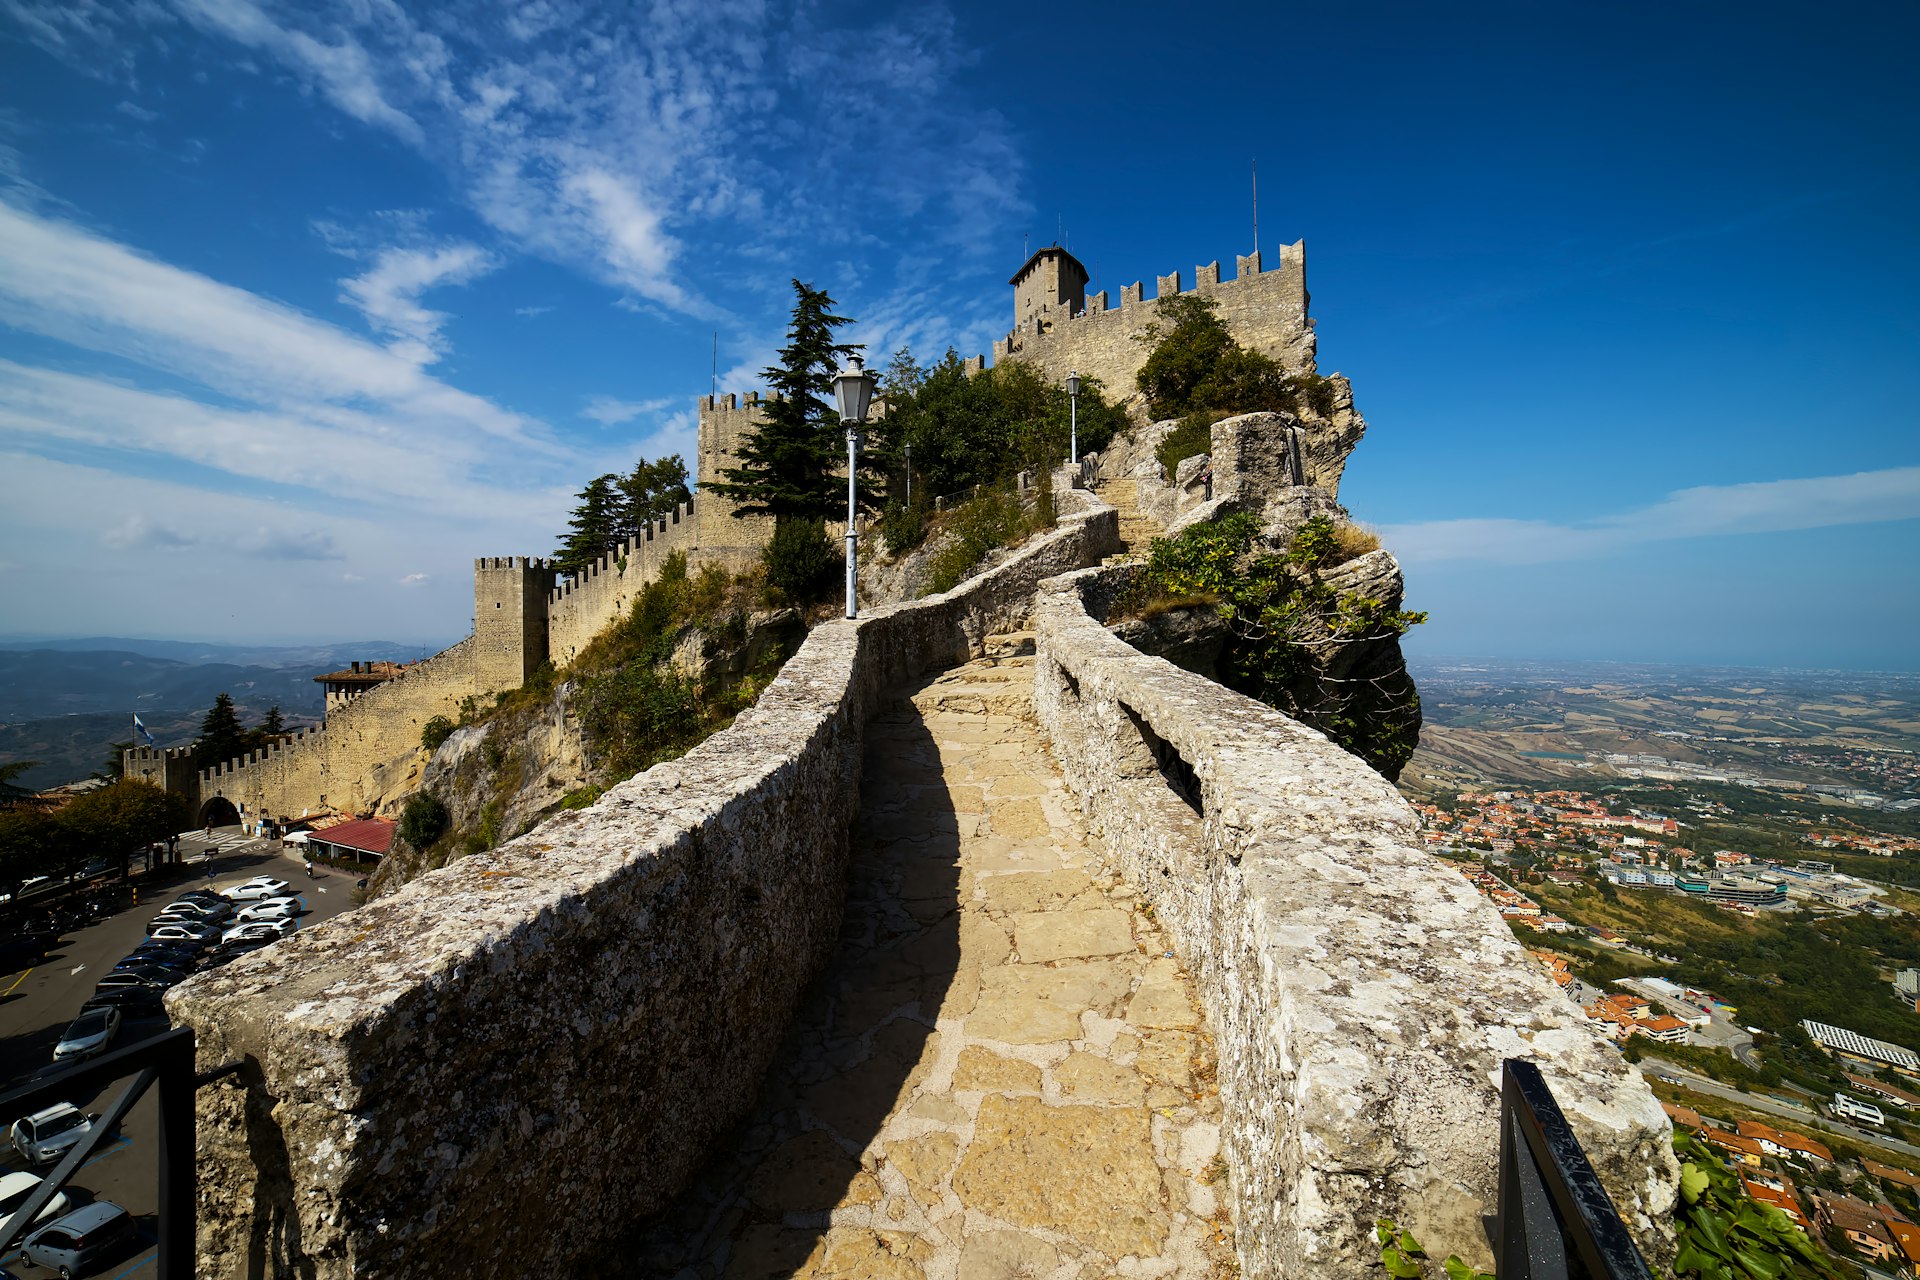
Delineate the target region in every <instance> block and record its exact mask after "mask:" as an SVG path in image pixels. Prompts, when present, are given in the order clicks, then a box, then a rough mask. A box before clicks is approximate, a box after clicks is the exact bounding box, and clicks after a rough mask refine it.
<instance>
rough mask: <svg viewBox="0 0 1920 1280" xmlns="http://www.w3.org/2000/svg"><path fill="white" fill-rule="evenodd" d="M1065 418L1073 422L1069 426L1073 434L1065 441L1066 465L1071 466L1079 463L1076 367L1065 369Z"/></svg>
mask: <svg viewBox="0 0 1920 1280" xmlns="http://www.w3.org/2000/svg"><path fill="white" fill-rule="evenodd" d="M1067 420H1068V421H1069V422H1070V423H1072V424H1073V425H1072V426H1071V427H1070V428H1069V430H1070V431H1072V433H1073V435H1072V438H1071V439H1070V440H1069V441H1068V442H1067V465H1068V466H1070V467H1073V466H1078V465H1079V464H1080V371H1079V370H1078V369H1069V370H1068V371H1067Z"/></svg>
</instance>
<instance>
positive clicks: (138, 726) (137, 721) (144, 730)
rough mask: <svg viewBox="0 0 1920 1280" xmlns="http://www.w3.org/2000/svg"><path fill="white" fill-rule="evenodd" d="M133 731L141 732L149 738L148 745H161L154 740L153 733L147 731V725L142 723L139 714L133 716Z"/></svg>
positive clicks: (144, 736)
mask: <svg viewBox="0 0 1920 1280" xmlns="http://www.w3.org/2000/svg"><path fill="white" fill-rule="evenodd" d="M133 731H134V732H135V733H137V734H139V735H140V736H141V737H143V738H145V739H146V740H147V745H148V746H150V747H157V746H159V745H160V744H159V743H157V742H155V741H154V740H153V735H152V734H150V733H148V732H147V726H145V725H143V724H141V723H140V717H139V716H135V717H134V718H133Z"/></svg>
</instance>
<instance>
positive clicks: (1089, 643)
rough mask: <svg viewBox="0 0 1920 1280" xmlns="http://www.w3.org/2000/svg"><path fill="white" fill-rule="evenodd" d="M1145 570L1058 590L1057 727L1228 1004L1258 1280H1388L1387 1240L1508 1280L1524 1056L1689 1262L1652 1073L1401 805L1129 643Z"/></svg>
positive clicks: (1250, 1248) (1086, 791) (1048, 634)
mask: <svg viewBox="0 0 1920 1280" xmlns="http://www.w3.org/2000/svg"><path fill="white" fill-rule="evenodd" d="M1131 571H1132V570H1130V569H1128V568H1127V567H1124V566H1123V567H1120V568H1115V569H1105V570H1089V571H1086V572H1082V573H1076V574H1072V575H1068V576H1065V577H1063V578H1061V579H1057V580H1055V581H1052V582H1049V583H1047V584H1045V585H1044V586H1043V587H1042V591H1041V596H1040V599H1039V601H1038V603H1037V604H1036V606H1035V617H1034V628H1035V631H1036V643H1037V649H1038V660H1037V662H1036V664H1035V681H1036V688H1035V704H1036V708H1037V710H1038V714H1039V717H1040V721H1041V724H1042V726H1043V728H1044V729H1045V731H1046V733H1047V734H1048V736H1049V738H1050V740H1051V742H1052V745H1053V750H1054V753H1055V755H1056V758H1057V759H1058V761H1059V763H1060V766H1061V769H1062V771H1063V773H1064V774H1065V776H1066V779H1067V783H1068V786H1069V787H1070V788H1071V789H1073V790H1074V791H1075V792H1077V793H1078V795H1079V798H1080V802H1081V805H1082V807H1083V808H1084V810H1085V812H1086V813H1087V815H1088V818H1089V821H1090V823H1091V824H1092V825H1093V827H1094V828H1095V829H1096V830H1097V831H1098V832H1099V833H1100V834H1101V835H1102V836H1103V837H1104V839H1105V841H1106V844H1107V846H1108V848H1109V850H1110V852H1111V856H1112V857H1113V858H1114V859H1115V860H1116V861H1117V864H1118V865H1117V867H1116V868H1115V869H1116V870H1118V871H1120V872H1121V873H1122V874H1124V875H1125V876H1127V878H1128V879H1130V880H1131V881H1132V882H1133V883H1134V884H1135V885H1136V886H1138V887H1139V888H1140V889H1141V891H1143V892H1144V893H1145V894H1147V895H1148V897H1149V898H1150V899H1151V901H1152V902H1153V905H1154V908H1155V912H1156V915H1157V918H1158V919H1159V920H1160V921H1161V922H1162V923H1163V924H1165V925H1166V926H1167V927H1168V928H1169V929H1170V930H1171V931H1172V934H1173V936H1174V938H1175V939H1176V942H1177V945H1178V946H1179V948H1180V953H1181V956H1182V958H1183V959H1185V961H1186V962H1187V964H1188V965H1189V967H1190V968H1191V969H1192V971H1193V972H1194V974H1195V978H1196V981H1197V982H1198V984H1199V986H1200V990H1201V995H1202V998H1203V1000H1204V1001H1205V1002H1206V1003H1207V1006H1208V1013H1209V1016H1210V1018H1211V1021H1212V1024H1213V1032H1214V1036H1215V1039H1216V1042H1217V1044H1218V1048H1219V1057H1220V1090H1221V1095H1222V1099H1223V1102H1224V1104H1225V1111H1226V1127H1225V1135H1224V1136H1225V1145H1226V1150H1227V1160H1228V1177H1229V1179H1230V1182H1231V1187H1232V1195H1233V1198H1234V1201H1235V1202H1236V1220H1237V1226H1238V1241H1239V1248H1240V1254H1241V1262H1242V1269H1243V1273H1244V1274H1245V1275H1247V1276H1249V1277H1258V1276H1320V1277H1354V1278H1356V1280H1358V1278H1360V1277H1372V1276H1376V1275H1378V1274H1379V1265H1380V1263H1379V1247H1378V1245H1377V1244H1376V1243H1375V1241H1374V1238H1373V1222H1374V1220H1375V1218H1377V1217H1387V1218H1392V1219H1394V1220H1395V1221H1397V1222H1398V1223H1400V1224H1401V1225H1402V1226H1404V1227H1407V1228H1408V1229H1410V1230H1411V1231H1412V1232H1413V1233H1414V1235H1415V1236H1417V1237H1418V1238H1419V1239H1420V1240H1421V1241H1422V1242H1423V1243H1424V1244H1425V1245H1426V1246H1427V1248H1428V1249H1429V1250H1430V1251H1431V1252H1432V1253H1433V1255H1434V1256H1436V1257H1439V1256H1444V1255H1445V1254H1447V1253H1448V1252H1458V1253H1460V1254H1461V1255H1462V1256H1463V1257H1465V1258H1467V1259H1469V1260H1478V1261H1479V1263H1480V1264H1481V1265H1483V1266H1484V1265H1486V1263H1487V1261H1488V1259H1489V1256H1490V1254H1489V1250H1488V1248H1487V1243H1486V1234H1485V1232H1486V1225H1485V1222H1484V1220H1485V1219H1486V1218H1487V1216H1488V1215H1490V1214H1491V1213H1492V1212H1493V1209H1494V1206H1495V1203H1496V1199H1497V1178H1496V1159H1497V1156H1498V1152H1499V1145H1500V1134H1499V1125H1498V1118H1499V1111H1500V1082H1501V1063H1502V1061H1503V1060H1504V1059H1506V1058H1510V1057H1522V1058H1527V1059H1530V1060H1532V1061H1534V1062H1535V1063H1537V1064H1538V1065H1539V1066H1540V1068H1541V1070H1542V1071H1543V1072H1544V1073H1545V1075H1546V1077H1547V1080H1548V1082H1549V1084H1550V1085H1551V1086H1552V1088H1553V1091H1554V1094H1555V1096H1556V1098H1557V1099H1558V1101H1559V1103H1560V1106H1561V1108H1562V1109H1563V1110H1564V1111H1565V1113H1566V1115H1567V1117H1568V1119H1569V1120H1570V1121H1571V1122H1572V1124H1573V1126H1574V1128H1575V1130H1576V1131H1577V1132H1578V1134H1579V1136H1580V1140H1581V1142H1582V1144H1583V1145H1584V1146H1585V1148H1586V1151H1587V1155H1588V1157H1589V1159H1591V1160H1592V1161H1593V1164H1594V1167H1595V1168H1596V1170H1597V1171H1598V1172H1599V1174H1600V1177H1601V1179H1602V1181H1603V1182H1604V1183H1605V1184H1606V1186H1607V1188H1608V1190H1609V1191H1610V1192H1611V1194H1612V1195H1613V1198H1614V1202H1615V1204H1616V1206H1617V1207H1618V1208H1619V1210H1620V1211H1621V1213H1622V1214H1623V1215H1624V1216H1625V1218H1626V1221H1627V1223H1628V1226H1629V1228H1630V1229H1631V1230H1632V1232H1633V1234H1634V1236H1635V1237H1636V1239H1637V1240H1638V1241H1639V1243H1640V1245H1641V1248H1642V1249H1643V1250H1644V1251H1646V1253H1647V1254H1648V1256H1649V1258H1650V1259H1653V1260H1655V1261H1656V1262H1657V1261H1660V1260H1663V1259H1670V1258H1671V1256H1672V1251H1673V1246H1672V1242H1671V1239H1670V1237H1669V1235H1668V1234H1667V1232H1668V1230H1669V1229H1668V1228H1667V1227H1665V1226H1664V1225H1663V1224H1664V1223H1666V1221H1667V1219H1668V1214H1669V1211H1670V1210H1671V1208H1672V1205H1673V1198H1674V1190H1675V1184H1676V1181H1677V1174H1678V1171H1677V1168H1676V1165H1675V1162H1674V1158H1673V1153H1672V1150H1671V1147H1670V1146H1669V1137H1670V1129H1669V1126H1668V1123H1667V1120H1666V1117H1665V1116H1664V1114H1663V1113H1662V1112H1661V1109H1660V1106H1659V1104H1658V1102H1657V1101H1656V1100H1655V1098H1654V1097H1653V1094H1652V1093H1651V1091H1650V1090H1649V1089H1648V1088H1647V1086H1646V1084H1645V1082H1644V1081H1643V1080H1642V1079H1641V1078H1640V1076H1639V1075H1638V1073H1637V1072H1635V1071H1634V1070H1633V1068H1632V1067H1630V1066H1628V1065H1627V1064H1626V1063H1625V1062H1624V1061H1623V1060H1622V1059H1621V1058H1620V1056H1619V1054H1618V1053H1617V1052H1616V1051H1615V1050H1614V1049H1613V1048H1612V1047H1611V1046H1610V1045H1609V1044H1608V1043H1607V1041H1606V1040H1605V1038H1604V1037H1602V1036H1600V1035H1599V1034H1597V1033H1595V1032H1594V1031H1592V1030H1590V1029H1589V1028H1588V1026H1587V1024H1586V1022H1585V1019H1584V1018H1583V1017H1582V1016H1581V1014H1580V1011H1579V1010H1578V1009H1576V1008H1574V1007H1573V1006H1572V1005H1571V1004H1569V1003H1568V1002H1567V1000H1566V999H1565V998H1564V997H1563V996H1562V995H1560V993H1559V992H1558V991H1557V990H1556V989H1555V987H1554V986H1553V984H1552V983H1551V982H1550V981H1548V980H1547V978H1546V977H1545V976H1544V975H1543V974H1542V973H1540V972H1539V971H1538V970H1537V969H1536V968H1535V967H1534V966H1533V965H1531V964H1529V963H1528V961H1527V959H1526V957H1525V955H1524V954H1523V953H1522V951H1521V949H1520V947H1519V945H1518V944H1517V943H1516V942H1515V941H1514V939H1513V936H1512V934H1511V933H1510V931H1509V930H1508V929H1507V927H1506V925H1505V923H1504V922H1503V921H1502V920H1501V919H1500V917H1499V915H1498V913H1497V912H1496V911H1495V910H1494V909H1493V907H1492V906H1491V905H1490V904H1488V903H1487V902H1486V901H1485V900H1483V899H1482V898H1481V897H1480V896H1479V895H1478V894H1477V893H1475V892H1474V890H1473V889H1472V887H1471V886H1470V885H1468V884H1467V882H1466V881H1465V880H1464V879H1463V878H1462V877H1461V876H1460V875H1459V874H1458V873H1457V872H1456V871H1454V870H1453V869H1452V868H1450V867H1448V866H1447V865H1446V864H1444V863H1441V862H1439V861H1438V860H1436V859H1434V858H1433V857H1431V856H1430V855H1428V854H1426V853H1424V852H1422V851H1420V850H1419V849H1417V848H1415V847H1413V841H1414V839H1415V832H1416V820H1415V817H1414V814H1413V812H1412V811H1411V809H1410V808H1409V807H1408V806H1407V804H1406V803H1405V801H1403V800H1402V799H1401V798H1400V796H1399V794H1398V793H1397V792H1395V790H1394V789H1393V788H1392V787H1391V786H1390V785H1388V784H1387V783H1386V782H1385V781H1383V780H1382V779H1381V778H1380V777H1379V776H1378V775H1376V774H1375V773H1373V772H1372V770H1370V769H1368V768H1367V767H1366V765H1364V764H1363V763H1362V762H1361V761H1359V760H1358V759H1357V758H1355V757H1352V756H1350V755H1348V754H1347V753H1345V752H1343V751H1341V750H1340V749H1339V748H1337V747H1335V746H1334V745H1333V744H1331V743H1330V742H1328V741H1327V740H1326V739H1325V738H1324V737H1322V736H1321V735H1320V734H1318V733H1316V732H1314V731H1312V730H1310V729H1307V728H1305V727H1304V726H1302V725H1300V724H1298V723H1296V722H1294V721H1292V720H1290V719H1288V718H1287V717H1286V716H1283V715H1281V714H1280V713H1279V712H1276V711H1273V710H1271V709H1270V708H1267V707H1265V706H1262V705H1261V704H1259V703H1257V702H1254V701H1252V700H1251V699H1248V698H1245V697H1242V696H1241V695H1239V694H1236V693H1233V692H1232V691H1230V690H1227V689H1225V688H1223V687H1221V686H1219V685H1217V684H1214V683H1213V682H1212V681H1209V680H1205V679H1202V678H1200V677H1198V676H1195V675H1192V674H1189V673H1187V672H1185V671H1181V670H1180V669H1178V668H1176V667H1174V666H1173V665H1171V664H1170V663H1168V662H1166V661H1164V660H1162V659H1160V658H1154V657H1149V656H1147V655H1145V654H1142V653H1140V652H1139V651H1137V650H1135V649H1133V648H1131V647H1130V646H1128V645H1127V644H1125V643H1124V642H1122V641H1121V640H1119V639H1118V638H1116V637H1115V636H1114V635H1113V634H1112V633H1111V632H1109V631H1108V630H1107V629H1106V627H1105V626H1104V625H1103V623H1102V619H1103V618H1104V616H1105V610H1106V607H1107V604H1108V603H1109V602H1110V601H1111V599H1112V598H1113V597H1114V595H1115V594H1116V593H1117V592H1118V591H1119V589H1120V588H1121V587H1122V586H1123V585H1124V582H1125V580H1126V575H1127V574H1128V573H1129V572H1131Z"/></svg>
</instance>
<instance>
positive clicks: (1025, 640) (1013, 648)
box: [986, 631, 1033, 658]
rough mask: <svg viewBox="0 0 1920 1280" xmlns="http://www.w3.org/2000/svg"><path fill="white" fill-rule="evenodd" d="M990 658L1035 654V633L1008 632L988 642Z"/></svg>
mask: <svg viewBox="0 0 1920 1280" xmlns="http://www.w3.org/2000/svg"><path fill="white" fill-rule="evenodd" d="M986 650H987V656H988V657H989V658H1013V657H1018V656H1020V655H1022V654H1029V653H1032V652H1033V632H1031V631H1007V632H1003V633H1001V634H1000V635H997V636H988V637H987V640H986Z"/></svg>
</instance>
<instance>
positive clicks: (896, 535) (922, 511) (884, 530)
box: [880, 502, 927, 556]
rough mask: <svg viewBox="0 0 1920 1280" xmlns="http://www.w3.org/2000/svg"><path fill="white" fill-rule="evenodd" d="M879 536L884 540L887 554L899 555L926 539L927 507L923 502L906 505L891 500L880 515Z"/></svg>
mask: <svg viewBox="0 0 1920 1280" xmlns="http://www.w3.org/2000/svg"><path fill="white" fill-rule="evenodd" d="M880 536H881V537H882V538H884V539H885V540H886V543H887V554H889V555H895V556H897V555H901V554H904V553H905V552H908V551H911V550H913V549H914V548H915V547H917V546H919V545H920V544H921V543H922V542H925V541H926V539H927V507H926V504H925V503H924V502H916V503H913V504H912V505H908V504H907V503H904V502H893V503H889V504H888V505H887V509H886V510H885V511H884V512H882V513H881V515H880Z"/></svg>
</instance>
